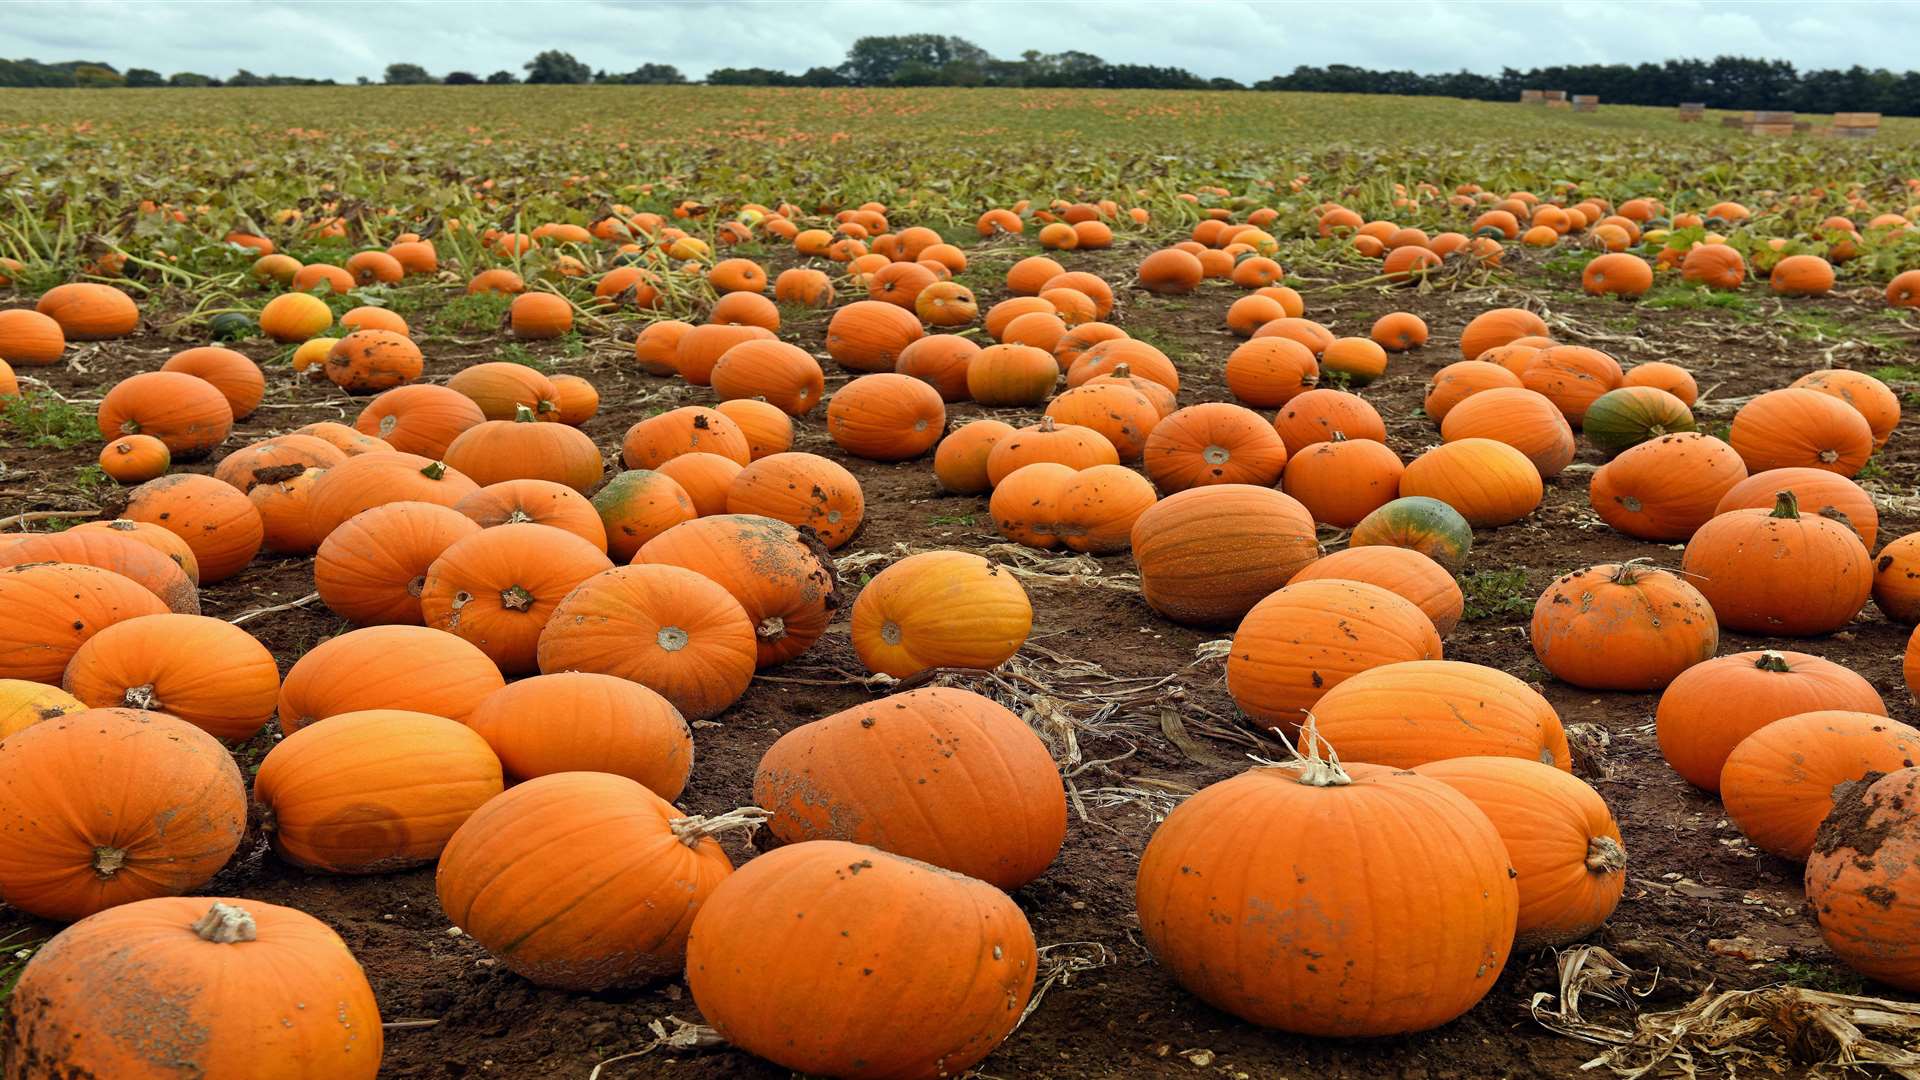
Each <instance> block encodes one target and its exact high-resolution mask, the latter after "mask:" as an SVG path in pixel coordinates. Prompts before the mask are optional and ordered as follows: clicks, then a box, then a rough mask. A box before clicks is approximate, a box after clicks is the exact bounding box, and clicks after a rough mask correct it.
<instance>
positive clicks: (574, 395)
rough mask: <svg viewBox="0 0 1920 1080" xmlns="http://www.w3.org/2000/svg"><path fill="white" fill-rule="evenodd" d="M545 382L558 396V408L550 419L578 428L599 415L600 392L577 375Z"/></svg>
mask: <svg viewBox="0 0 1920 1080" xmlns="http://www.w3.org/2000/svg"><path fill="white" fill-rule="evenodd" d="M547 381H548V382H550V383H552V384H553V388H554V390H556V391H557V392H558V393H559V395H560V396H559V397H558V398H557V399H556V404H557V405H558V406H559V408H558V409H557V410H556V413H555V415H553V416H552V417H551V419H554V420H558V421H560V422H561V423H563V424H566V425H567V426H569V427H579V426H580V425H582V424H584V423H586V422H587V421H589V420H591V419H593V418H594V417H595V416H597V415H598V414H599V412H600V391H598V390H595V389H594V388H593V384H592V383H590V382H588V381H587V380H585V379H583V378H581V377H580V376H578V375H554V376H551V377H549V378H548V380H547Z"/></svg>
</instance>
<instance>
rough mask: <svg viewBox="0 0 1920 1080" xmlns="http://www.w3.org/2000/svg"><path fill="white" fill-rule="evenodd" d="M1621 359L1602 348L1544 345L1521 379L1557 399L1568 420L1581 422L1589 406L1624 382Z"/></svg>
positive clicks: (1527, 364) (1528, 386)
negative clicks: (1608, 353)
mask: <svg viewBox="0 0 1920 1080" xmlns="http://www.w3.org/2000/svg"><path fill="white" fill-rule="evenodd" d="M1621 378H1622V376H1621V373H1620V363H1619V361H1617V360H1615V359H1614V358H1613V357H1611V356H1608V355H1607V354H1606V353H1603V352H1601V351H1600V350H1598V349H1589V348H1586V347H1585V346H1581V345H1552V346H1548V347H1547V348H1544V349H1541V350H1540V352H1539V353H1538V354H1536V355H1535V356H1534V357H1533V358H1532V359H1530V360H1528V361H1527V362H1526V366H1525V367H1523V368H1522V369H1521V371H1520V382H1521V384H1522V385H1524V386H1525V387H1526V388H1527V389H1529V390H1533V391H1536V392H1538V393H1540V394H1542V395H1544V396H1545V397H1546V399H1547V400H1548V401H1551V402H1553V404H1554V406H1555V407H1557V408H1558V409H1559V410H1560V412H1561V414H1562V415H1564V416H1565V417H1566V418H1567V423H1569V424H1573V425H1575V426H1578V425H1579V424H1580V422H1581V421H1582V420H1583V419H1584V418H1585V417H1586V415H1587V408H1588V406H1590V405H1592V404H1593V403H1594V401H1596V400H1597V399H1599V397H1600V396H1601V395H1602V394H1605V393H1606V392H1607V391H1609V390H1612V389H1614V388H1615V387H1617V386H1619V385H1620V380H1621Z"/></svg>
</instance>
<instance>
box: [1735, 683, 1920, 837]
mask: <svg viewBox="0 0 1920 1080" xmlns="http://www.w3.org/2000/svg"><path fill="white" fill-rule="evenodd" d="M1915 765H1920V731H1916V730H1915V729H1913V728H1910V727H1908V726H1907V725H1905V724H1902V723H1900V722H1898V721H1895V720H1889V719H1887V718H1886V717H1884V716H1878V715H1875V714H1873V713H1860V712H1847V711H1845V710H1839V709H1827V710H1817V711H1814V712H1807V713H1800V714H1799V715H1797V716H1787V717H1782V718H1781V719H1779V720H1775V721H1774V722H1773V723H1771V724H1768V725H1767V726H1765V727H1763V728H1761V729H1760V730H1758V731H1756V732H1754V733H1753V734H1751V735H1749V736H1747V737H1746V738H1744V739H1742V740H1740V744H1739V745H1738V746H1735V747H1734V748H1733V753H1731V754H1729V755H1727V760H1726V764H1724V765H1722V766H1721V767H1720V800H1721V802H1722V803H1724V804H1725V806H1726V811H1727V818H1728V820H1730V821H1732V822H1733V824H1734V826H1735V827H1737V828H1738V829H1739V830H1740V832H1741V834H1742V835H1744V836H1745V837H1746V838H1747V839H1748V840H1750V841H1752V842H1753V845H1754V846H1755V847H1757V848H1759V849H1760V850H1762V851H1766V852H1771V853H1772V854H1775V855H1778V856H1780V857H1781V858H1783V859H1792V860H1793V861H1795V862H1805V861H1806V860H1807V856H1808V855H1809V854H1810V853H1812V851H1813V840H1814V834H1815V833H1816V832H1818V831H1819V828H1820V823H1821V822H1822V821H1824V820H1826V817H1827V815H1828V813H1830V812H1831V811H1832V810H1833V799H1834V789H1835V788H1836V787H1838V786H1839V785H1841V784H1844V783H1846V782H1848V781H1851V780H1859V779H1861V778H1862V777H1864V776H1866V775H1867V774H1868V773H1874V772H1881V773H1888V772H1897V771H1898V770H1900V769H1910V768H1913V767H1914V766H1915Z"/></svg>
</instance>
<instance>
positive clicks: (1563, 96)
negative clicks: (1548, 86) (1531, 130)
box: [1541, 90, 1567, 109]
mask: <svg viewBox="0 0 1920 1080" xmlns="http://www.w3.org/2000/svg"><path fill="white" fill-rule="evenodd" d="M1541 94H1542V95H1544V96H1545V97H1546V99H1547V108H1549V109H1564V108H1566V107H1567V92H1566V91H1565V90H1542V91H1541Z"/></svg>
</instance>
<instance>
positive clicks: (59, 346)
mask: <svg viewBox="0 0 1920 1080" xmlns="http://www.w3.org/2000/svg"><path fill="white" fill-rule="evenodd" d="M66 348H67V338H66V335H65V333H64V332H62V331H61V329H60V324H59V323H57V322H54V321H53V320H52V319H50V318H48V317H47V316H45V315H42V314H40V313H39V312H37V311H30V310H28V309H26V308H10V309H8V310H6V311H0V361H4V362H6V363H8V364H13V365H16V366H19V367H46V366H48V365H50V364H57V363H59V362H60V356H61V354H62V353H64V352H65V351H66Z"/></svg>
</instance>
